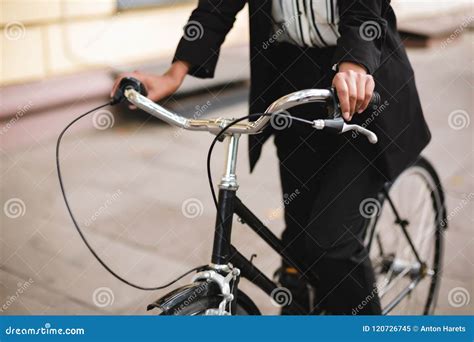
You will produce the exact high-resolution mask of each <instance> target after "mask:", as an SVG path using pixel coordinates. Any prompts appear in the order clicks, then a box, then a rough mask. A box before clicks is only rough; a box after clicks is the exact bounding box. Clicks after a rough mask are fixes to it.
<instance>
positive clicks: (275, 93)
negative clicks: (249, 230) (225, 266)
mask: <svg viewBox="0 0 474 342" xmlns="http://www.w3.org/2000/svg"><path fill="white" fill-rule="evenodd" d="M246 3H248V8H249V18H250V66H251V87H250V99H249V103H250V105H249V108H250V112H251V113H259V112H264V111H265V109H266V108H267V107H268V105H269V104H271V103H272V102H273V101H274V100H275V99H277V98H279V97H281V96H283V95H286V94H288V93H291V92H294V91H297V90H301V89H307V88H327V87H331V86H332V87H334V88H335V89H336V92H337V95H338V98H339V101H340V108H341V112H342V115H343V118H344V119H345V120H346V121H353V122H355V123H358V124H360V125H362V126H366V127H368V128H369V129H371V130H372V131H374V132H375V133H376V134H377V135H378V137H379V143H378V144H376V145H372V144H370V143H368V142H367V141H366V139H365V138H364V137H359V136H358V135H357V134H346V135H331V134H328V133H325V132H315V130H313V129H311V128H310V127H307V126H304V125H301V124H299V123H298V122H290V124H288V125H286V127H283V128H284V129H282V127H275V125H273V127H270V126H269V127H268V128H267V129H266V130H265V131H264V132H263V133H262V134H259V135H252V136H250V143H249V156H250V165H251V170H253V168H254V167H255V165H256V163H257V160H258V159H259V156H260V154H261V149H262V145H263V143H264V142H265V141H266V140H267V139H268V137H270V136H271V135H274V141H275V145H276V148H277V154H278V158H279V161H280V179H281V186H282V190H283V198H287V197H288V196H291V198H292V200H291V201H287V204H286V206H285V223H286V228H285V230H284V232H283V235H282V241H283V243H284V245H285V253H287V254H288V255H289V256H290V257H291V258H292V259H293V260H300V261H301V260H303V261H304V262H305V264H306V265H309V268H308V269H307V270H295V269H293V268H291V267H288V265H285V264H284V265H282V267H281V269H280V270H279V272H278V273H279V276H280V284H281V285H282V286H284V287H287V288H288V289H289V290H290V291H291V292H292V294H293V296H294V297H295V298H298V299H299V302H303V301H304V299H307V298H309V290H308V286H307V283H309V284H311V285H312V286H313V287H314V289H315V295H316V299H315V301H314V305H315V306H316V307H317V308H318V309H319V310H323V311H325V312H327V313H330V314H351V313H354V312H357V314H380V313H381V308H380V301H379V299H378V296H377V289H376V288H375V279H374V272H373V269H372V265H371V262H370V259H369V256H368V252H367V250H366V248H365V246H364V243H363V236H364V227H365V223H366V217H364V215H362V213H361V209H360V208H361V204H363V203H364V201H366V200H369V199H372V198H374V197H375V196H376V194H377V192H378V191H379V190H380V189H381V188H382V187H383V185H384V183H385V182H387V181H390V180H393V179H394V178H395V177H396V176H397V175H398V174H399V173H400V172H401V171H402V170H403V169H404V168H406V166H407V165H409V164H410V163H412V162H413V161H415V160H416V158H417V157H418V156H419V154H420V152H421V150H422V149H423V148H424V147H425V146H426V145H427V144H428V142H429V140H430V132H429V129H428V127H427V125H426V122H425V120H424V117H423V113H422V108H421V104H420V101H419V97H418V93H417V89H416V85H415V80H414V74H413V70H412V68H411V65H410V62H409V60H408V57H407V55H406V52H405V49H404V47H403V42H402V41H401V38H400V36H399V34H398V32H397V27H396V18H395V14H394V11H393V9H392V7H391V6H390V1H389V0H364V1H362V0H326V1H323V0H232V1H222V0H199V2H198V5H197V7H196V9H194V11H193V12H192V14H191V16H190V18H189V21H188V23H187V24H186V26H185V27H184V32H185V33H184V35H183V38H182V39H181V40H180V42H179V44H178V47H177V49H176V53H175V55H174V58H173V62H172V64H171V66H170V68H169V69H168V71H166V72H165V73H164V74H163V75H153V74H147V73H141V72H133V73H127V74H123V75H120V76H119V77H118V79H117V81H116V83H115V86H114V89H115V88H116V87H117V86H118V83H119V81H120V79H121V78H122V77H125V76H132V77H134V78H136V79H138V80H140V81H141V82H142V83H143V84H144V85H145V86H146V88H147V90H148V97H149V98H150V99H152V100H153V101H158V100H160V99H162V98H164V97H167V96H170V95H172V94H173V93H174V92H175V91H176V90H177V89H178V88H179V87H180V85H181V84H182V82H183V79H184V78H185V76H186V75H188V74H189V75H192V76H195V77H199V78H210V77H213V76H214V70H215V67H216V63H217V60H218V57H219V50H220V47H221V45H222V43H223V42H224V39H225V37H226V34H227V33H228V32H229V30H230V29H231V28H232V26H233V23H234V21H235V17H236V14H237V13H238V12H239V11H240V10H241V9H242V8H243V7H244V6H245V4H246ZM193 25H194V26H196V25H197V26H198V27H199V28H202V31H201V32H200V34H199V37H197V39H189V37H188V36H187V30H188V29H191V28H192V26H193ZM194 28H196V27H194ZM193 38H195V37H193ZM242 63H245V61H242ZM374 89H376V90H377V92H378V93H379V94H380V97H381V102H382V103H381V105H379V106H378V107H377V108H372V107H369V108H368V104H369V101H370V99H371V97H372V95H373V93H374ZM113 92H114V91H112V93H113ZM322 108H323V107H322V106H319V105H316V104H311V105H303V106H299V107H296V108H294V109H291V110H290V111H289V112H290V113H291V114H293V115H295V116H302V117H308V118H311V120H313V119H315V118H323V117H325V116H326V115H327V114H326V113H323V111H322ZM310 271H311V272H310ZM309 274H311V275H315V276H309ZM308 277H310V278H311V279H307V278H308ZM304 302H308V303H309V301H308V300H306V301H304ZM355 308H357V310H356V311H354V309H355ZM295 310H296V309H295V308H293V307H292V306H291V304H290V305H289V306H288V307H287V308H285V309H283V311H282V313H283V314H292V313H296V312H297V311H295ZM312 310H313V307H312V306H311V305H310V304H308V307H307V308H306V313H311V312H312Z"/></svg>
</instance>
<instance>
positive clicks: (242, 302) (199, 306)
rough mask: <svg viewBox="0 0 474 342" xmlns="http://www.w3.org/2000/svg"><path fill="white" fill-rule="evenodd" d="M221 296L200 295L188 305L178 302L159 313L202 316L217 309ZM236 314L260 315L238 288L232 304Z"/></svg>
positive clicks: (253, 304)
mask: <svg viewBox="0 0 474 342" xmlns="http://www.w3.org/2000/svg"><path fill="white" fill-rule="evenodd" d="M221 301H222V298H221V297H220V296H219V295H211V296H206V297H200V298H197V299H196V300H193V301H190V302H189V304H188V305H184V306H183V305H182V304H180V305H179V307H172V308H170V309H169V310H167V311H165V312H162V313H161V314H160V315H166V316H204V315H206V314H207V310H209V309H217V308H218V307H219V304H220V302H221ZM234 305H236V307H235V313H234V315H237V316H255V315H261V313H260V310H259V309H258V308H257V306H256V305H255V303H254V302H253V301H252V300H251V299H250V298H249V297H248V296H247V295H246V294H245V293H244V292H242V291H240V290H238V293H237V302H236V303H235V304H234Z"/></svg>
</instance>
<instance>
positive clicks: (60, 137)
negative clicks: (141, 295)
mask: <svg viewBox="0 0 474 342" xmlns="http://www.w3.org/2000/svg"><path fill="white" fill-rule="evenodd" d="M115 103H116V102H115ZM115 103H114V101H110V102H107V103H105V104H102V105H100V106H98V107H96V108H94V109H91V110H89V111H88V112H86V113H84V114H81V115H79V116H78V117H77V118H75V119H74V120H72V121H71V122H70V123H69V124H68V125H67V126H66V127H65V128H64V129H63V130H62V131H61V133H60V134H59V136H58V140H57V141H56V170H57V173H58V180H59V186H60V187H61V193H62V196H63V199H64V203H65V204H66V208H67V211H68V213H69V216H70V217H71V220H72V223H73V224H74V227H75V228H76V230H77V232H78V233H79V236H80V237H81V239H82V241H83V242H84V244H85V245H86V246H87V248H88V249H89V251H90V252H91V253H92V255H93V256H94V257H95V258H96V260H97V261H98V262H99V263H100V264H101V265H102V266H103V267H104V268H105V269H106V270H107V271H108V272H109V273H110V274H111V275H113V276H114V277H115V278H117V279H118V280H120V281H121V282H123V283H125V284H127V285H129V286H131V287H134V288H136V289H139V290H144V291H155V290H162V289H164V288H166V287H169V286H171V285H173V284H174V283H176V282H177V281H179V280H181V279H182V278H184V277H186V276H187V275H188V274H191V273H193V272H199V271H202V270H204V269H206V268H207V265H201V266H197V267H194V268H193V269H191V270H189V271H187V272H185V273H183V274H182V275H180V276H179V277H178V278H176V279H174V280H172V281H170V282H169V283H167V284H165V285H162V286H154V287H145V286H140V285H137V284H134V283H132V282H130V281H128V280H126V279H125V278H123V277H121V276H120V275H118V274H117V273H115V272H114V271H113V270H112V269H111V268H110V267H109V266H108V265H107V264H106V263H105V262H104V261H103V260H102V259H101V257H100V256H99V255H98V254H97V252H96V251H95V250H94V248H93V247H92V246H91V244H90V243H89V241H88V240H87V238H86V237H85V235H84V232H83V231H82V229H81V228H80V226H79V224H78V223H77V220H76V218H75V217H74V214H73V212H72V209H71V207H70V205H69V201H68V198H67V196H66V190H65V187H64V183H63V178H62V174H61V165H60V158H59V148H60V146H61V140H62V138H63V136H64V134H65V133H66V132H67V130H68V129H69V128H70V127H71V126H72V125H74V124H75V123H76V122H77V121H79V120H80V119H82V118H83V117H85V116H87V115H89V114H91V113H93V112H95V111H97V110H99V109H101V108H104V107H106V106H109V105H113V104H115Z"/></svg>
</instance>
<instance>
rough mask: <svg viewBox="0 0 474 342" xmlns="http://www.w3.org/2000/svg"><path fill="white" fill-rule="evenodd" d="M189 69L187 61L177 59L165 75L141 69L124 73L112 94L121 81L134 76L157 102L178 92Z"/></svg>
mask: <svg viewBox="0 0 474 342" xmlns="http://www.w3.org/2000/svg"><path fill="white" fill-rule="evenodd" d="M188 70H189V65H188V64H187V63H186V62H181V61H176V62H174V63H173V64H172V65H171V67H170V68H169V69H168V71H166V72H165V73H164V74H163V75H153V74H147V73H142V72H139V71H134V72H129V73H123V74H121V75H119V76H118V77H117V79H116V80H115V83H114V85H113V87H112V91H111V93H110V96H111V97H113V96H114V94H115V93H116V91H117V88H118V86H119V84H120V81H121V80H122V79H123V78H124V77H133V78H135V79H137V80H138V81H140V82H141V83H142V84H143V85H144V86H145V89H146V90H147V92H148V98H149V99H150V100H152V101H155V102H156V101H159V100H161V99H163V98H165V97H167V96H170V95H172V94H173V93H174V92H176V90H178V88H179V87H180V86H181V84H182V83H183V80H184V77H185V76H186V74H187V73H188ZM129 107H130V108H131V109H135V108H136V107H135V106H129Z"/></svg>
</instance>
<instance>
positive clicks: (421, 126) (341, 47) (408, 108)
mask: <svg viewBox="0 0 474 342" xmlns="http://www.w3.org/2000/svg"><path fill="white" fill-rule="evenodd" d="M247 2H248V4H249V17H250V67H251V87H250V99H249V100H250V112H251V113H258V112H263V111H264V110H265V109H266V108H267V106H268V105H269V104H270V103H271V102H273V101H274V100H276V97H277V96H276V93H275V92H274V91H272V87H271V85H272V84H273V83H275V82H274V79H275V70H274V69H273V68H272V63H269V61H270V60H271V58H272V56H271V55H270V54H271V53H272V49H268V45H269V43H270V41H269V38H270V36H271V35H272V22H271V3H272V1H271V0H199V3H198V6H197V8H196V9H195V10H194V11H193V12H192V14H191V16H190V19H189V21H188V24H187V26H186V27H185V35H184V36H183V38H182V39H181V41H180V42H179V45H178V48H177V50H176V54H175V57H174V60H183V61H186V62H188V63H189V64H190V65H191V69H190V72H189V74H191V75H193V76H196V77H201V78H209V77H213V75H214V70H215V67H216V63H217V60H218V57H219V49H220V46H221V44H222V43H223V42H224V39H225V37H226V34H227V33H228V32H229V30H230V29H231V28H232V26H233V23H234V21H235V16H236V14H237V13H238V12H239V11H240V10H241V9H242V8H243V7H244V6H245V4H246V3H247ZM337 3H338V6H339V13H340V22H339V33H340V38H339V39H338V41H337V46H336V47H335V48H333V49H332V50H331V54H330V56H329V59H330V61H328V63H327V65H328V69H330V67H329V66H330V65H333V64H336V63H339V62H341V61H353V62H356V63H359V64H361V65H364V66H365V67H366V68H367V70H368V72H369V73H370V74H372V75H373V76H374V79H375V83H376V90H377V91H378V92H379V93H380V94H381V98H382V102H383V103H385V106H384V107H383V110H379V111H377V112H373V111H371V110H367V111H366V112H365V113H363V114H360V115H356V116H355V121H356V122H357V123H364V125H366V126H367V127H368V128H369V129H371V130H373V131H374V132H375V133H376V134H377V135H378V137H379V143H378V144H377V149H378V158H377V160H376V165H377V166H378V168H379V169H380V170H382V172H383V173H384V174H385V175H386V177H388V178H394V177H395V176H396V175H398V174H399V173H400V172H401V171H402V170H403V169H404V168H405V167H406V166H407V165H409V164H410V163H411V162H413V161H414V160H415V159H416V158H417V156H418V155H419V154H420V152H421V150H422V149H423V148H424V147H425V146H426V145H427V144H428V142H429V140H430V132H429V130H428V127H427V125H426V122H425V120H424V118H423V113H422V109H421V104H420V101H419V97H418V92H417V90H416V86H415V79H414V74H413V70H412V68H411V65H410V62H409V61H408V58H407V55H406V52H405V49H404V47H403V43H402V41H401V39H400V36H399V34H398V32H397V28H396V18H395V14H394V12H393V9H392V7H391V6H390V1H389V0H338V1H337ZM370 25H372V31H371V32H370V28H369V27H367V26H370ZM364 27H365V28H366V29H368V30H369V31H368V32H366V33H361V32H362V31H363V29H364ZM192 29H196V30H197V31H198V32H197V33H198V36H197V37H196V36H193V37H192V38H191V39H189V34H190V32H191V30H192ZM187 30H190V31H189V32H188V33H187V34H188V36H186V35H187V34H186V31H187ZM364 34H366V36H364ZM367 35H368V36H367ZM370 35H374V36H370ZM367 37H369V38H370V39H367ZM364 38H365V39H364ZM328 72H329V70H328ZM385 101H387V102H385ZM353 121H354V120H353ZM271 133H272V132H271V129H268V130H266V131H265V132H264V133H262V134H260V135H255V136H251V137H250V144H249V146H250V151H249V152H250V164H251V168H253V167H254V166H255V164H256V162H257V160H258V158H259V156H260V153H261V147H262V144H263V142H264V141H265V140H266V139H267V138H268V137H269V136H270V135H271Z"/></svg>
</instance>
